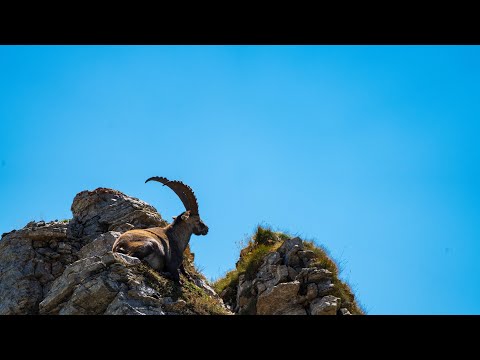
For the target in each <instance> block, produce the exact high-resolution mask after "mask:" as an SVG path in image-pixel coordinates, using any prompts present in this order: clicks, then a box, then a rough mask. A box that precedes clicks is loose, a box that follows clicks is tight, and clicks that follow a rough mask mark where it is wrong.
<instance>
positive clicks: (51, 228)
mask: <svg viewBox="0 0 480 360" xmlns="http://www.w3.org/2000/svg"><path fill="white" fill-rule="evenodd" d="M71 210H72V214H73V218H72V219H71V220H64V221H57V220H56V221H51V222H45V221H38V222H34V221H32V222H30V223H28V224H27V225H26V226H25V227H24V228H23V229H20V230H13V231H11V232H9V233H6V234H3V235H2V239H1V241H0V314H1V315H6V314H138V315H141V314H157V315H162V314H229V313H230V311H228V309H227V308H226V307H225V306H224V305H223V302H222V300H221V299H220V298H219V297H218V295H217V294H216V293H215V291H214V290H213V289H212V288H211V287H210V286H209V284H208V282H207V281H206V279H205V278H204V277H203V276H202V275H201V274H200V273H199V272H198V271H197V270H196V269H195V267H194V265H193V260H194V255H193V254H192V253H190V251H189V250H187V253H186V256H185V263H184V266H185V268H186V269H187V271H188V273H189V275H190V279H186V278H182V280H183V284H182V285H178V284H175V283H173V282H172V281H170V280H169V279H166V278H164V277H162V276H161V275H160V274H158V273H156V272H155V271H153V270H152V269H150V268H149V267H148V266H146V265H144V264H142V263H141V262H140V260H139V259H137V258H132V257H129V256H126V255H121V254H113V253H112V252H111V251H110V250H111V248H112V245H113V242H114V241H115V240H116V239H117V237H118V236H120V235H121V234H122V233H123V232H125V231H127V230H130V229H135V228H136V229H143V228H148V227H153V226H164V225H166V224H167V223H166V222H165V221H164V220H163V219H162V217H161V216H160V214H159V213H158V212H157V211H156V209H155V208H154V207H153V206H151V205H149V204H147V203H145V202H143V201H141V200H139V199H136V198H133V197H130V196H127V195H125V194H122V193H121V192H119V191H116V190H112V189H105V188H99V189H96V190H94V191H82V192H81V193H79V194H78V195H77V196H76V197H75V198H74V201H73V204H72V206H71Z"/></svg>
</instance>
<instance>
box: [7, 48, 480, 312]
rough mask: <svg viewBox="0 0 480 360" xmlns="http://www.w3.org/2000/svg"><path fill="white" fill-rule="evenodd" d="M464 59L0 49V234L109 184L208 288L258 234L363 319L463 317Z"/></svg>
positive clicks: (312, 52) (475, 152)
mask: <svg viewBox="0 0 480 360" xmlns="http://www.w3.org/2000/svg"><path fill="white" fill-rule="evenodd" d="M479 64H480V47H478V46H0V199H1V201H0V232H7V231H10V230H12V229H15V228H21V227H23V226H24V225H25V224H26V223H27V222H28V221H30V220H33V219H35V220H41V219H43V220H47V221H48V220H53V219H65V218H71V212H70V205H71V202H72V200H73V197H74V196H75V194H77V193H78V192H80V191H82V190H85V189H89V190H93V189H95V188H97V187H111V188H115V189H117V190H120V191H122V192H124V193H126V194H128V195H131V196H135V197H138V198H140V199H142V200H145V201H147V202H148V203H150V204H152V205H153V206H155V207H156V208H157V209H158V210H159V212H160V213H161V214H162V216H163V217H164V218H166V219H169V220H170V219H171V216H173V215H178V214H179V213H180V212H181V211H183V208H182V204H181V202H180V201H179V199H178V198H176V196H175V194H174V193H173V192H171V191H167V189H165V188H162V187H161V186H160V184H156V183H149V184H144V181H145V179H147V178H148V177H150V176H165V177H168V178H171V179H179V180H182V181H184V182H186V183H187V184H189V185H191V186H192V187H193V189H194V190H195V192H196V194H197V196H198V198H199V203H200V214H201V216H202V218H203V219H204V221H205V222H206V223H207V224H208V225H209V226H210V229H211V230H210V232H209V234H208V235H207V236H206V237H193V238H192V241H191V246H192V249H193V251H194V252H195V254H196V262H197V264H198V265H199V267H200V268H201V269H203V271H204V273H205V274H206V276H207V277H208V278H216V277H218V276H220V275H222V274H223V273H224V272H225V271H227V270H229V269H231V268H232V267H233V266H234V264H235V262H236V260H237V259H238V253H239V248H238V245H237V244H238V242H239V241H240V240H242V239H244V238H245V237H246V236H247V235H248V234H251V233H252V231H253V230H254V228H255V225H256V224H258V223H262V222H263V223H267V224H270V225H272V226H273V227H274V228H276V229H280V230H287V231H289V232H291V233H294V234H298V235H300V236H303V237H306V238H311V239H312V238H313V239H315V241H316V242H317V243H319V244H323V245H324V246H326V247H327V248H328V249H329V250H330V252H331V254H332V256H333V257H334V258H335V259H336V260H337V261H339V262H340V263H341V264H342V266H343V268H344V270H343V272H342V278H343V279H346V280H348V282H349V283H350V284H351V285H353V288H354V289H355V290H356V293H357V296H358V299H359V300H360V301H361V303H362V304H363V305H364V306H365V308H366V309H367V310H368V312H369V313H370V314H480V301H479V298H480V286H479V275H480V261H479V260H480V238H479V235H480V229H479V226H478V216H479V214H480V211H479V210H480V191H479V190H478V189H479V188H478V185H479V180H480V167H479V161H480V144H479V141H478V139H479V130H480V122H479V120H480V101H479V100H480V96H479V95H480V88H479V87H480V66H479Z"/></svg>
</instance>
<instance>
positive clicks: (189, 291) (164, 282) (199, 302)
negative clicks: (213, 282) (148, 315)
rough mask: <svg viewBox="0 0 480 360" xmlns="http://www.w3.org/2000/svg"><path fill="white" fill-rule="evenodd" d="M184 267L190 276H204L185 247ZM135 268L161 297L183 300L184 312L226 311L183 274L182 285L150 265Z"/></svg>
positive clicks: (217, 313) (212, 313)
mask: <svg viewBox="0 0 480 360" xmlns="http://www.w3.org/2000/svg"><path fill="white" fill-rule="evenodd" d="M184 255H185V258H184V267H185V270H186V271H187V272H188V273H189V274H190V275H192V276H200V277H202V278H203V279H205V278H204V276H203V275H202V274H200V273H199V272H198V270H197V269H196V268H195V265H194V264H193V259H194V254H193V253H191V252H190V249H189V248H187V250H186V251H185V254H184ZM135 269H136V270H137V271H138V272H140V273H141V274H142V275H143V276H144V277H145V280H146V281H147V283H148V285H149V286H151V287H152V288H153V289H155V290H156V291H158V292H159V293H160V294H161V295H162V297H171V298H172V299H173V300H174V301H176V300H178V299H182V300H185V302H186V309H185V311H184V314H198V315H226V314H228V312H227V311H226V310H225V309H224V308H223V307H222V306H221V305H220V303H219V301H218V300H217V299H215V298H212V297H211V296H209V295H208V294H207V293H205V291H204V290H203V289H202V288H200V287H198V286H197V285H195V284H194V283H192V282H190V281H188V279H187V278H185V277H184V276H183V275H180V277H181V280H182V281H183V283H182V285H179V284H176V283H175V282H174V281H172V280H170V279H167V278H166V277H164V276H162V275H160V274H159V273H158V272H156V271H155V270H153V269H152V268H151V267H150V266H148V265H146V264H144V263H142V264H139V265H135Z"/></svg>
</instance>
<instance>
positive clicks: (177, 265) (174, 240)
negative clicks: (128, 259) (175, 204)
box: [112, 176, 208, 282]
mask: <svg viewBox="0 0 480 360" xmlns="http://www.w3.org/2000/svg"><path fill="white" fill-rule="evenodd" d="M150 180H154V181H158V182H161V183H162V184H163V185H164V186H165V185H166V186H168V187H169V188H170V189H172V190H173V191H174V192H175V194H177V195H178V197H179V198H180V200H181V201H182V203H183V205H184V206H185V210H186V211H184V212H183V213H181V214H180V215H178V216H176V217H174V218H173V219H174V220H173V222H172V223H171V224H170V225H167V226H165V227H154V228H149V229H138V230H129V231H127V232H125V233H123V234H122V235H120V237H119V238H118V239H117V240H116V241H115V243H114V244H113V247H112V251H114V252H119V253H122V254H127V255H130V256H134V257H137V258H139V259H140V260H143V261H145V262H147V263H148V264H149V265H150V266H151V267H152V268H153V269H155V270H157V271H160V272H169V273H170V275H171V277H172V279H173V280H175V281H176V282H179V281H180V274H179V270H180V271H182V272H184V273H185V269H184V268H183V253H184V251H185V249H186V247H187V245H188V242H189V241H190V237H191V236H192V233H193V234H195V235H207V233H208V226H207V225H205V223H204V222H203V221H202V220H201V219H200V215H199V214H198V203H197V198H196V197H195V194H194V193H193V190H192V189H191V188H190V186H188V185H185V184H184V183H182V182H181V181H170V180H168V179H166V178H164V177H158V176H154V177H151V178H149V179H147V180H146V181H145V183H147V182H149V181H150Z"/></svg>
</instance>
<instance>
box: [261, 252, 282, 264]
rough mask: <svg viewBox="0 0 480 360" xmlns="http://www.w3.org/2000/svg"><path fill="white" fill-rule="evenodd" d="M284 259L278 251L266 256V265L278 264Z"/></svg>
mask: <svg viewBox="0 0 480 360" xmlns="http://www.w3.org/2000/svg"><path fill="white" fill-rule="evenodd" d="M281 261H282V258H281V256H280V254H279V253H278V252H276V251H274V252H272V253H270V254H268V255H267V256H265V260H264V263H265V264H266V265H277V264H279V263H280V262H281Z"/></svg>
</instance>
